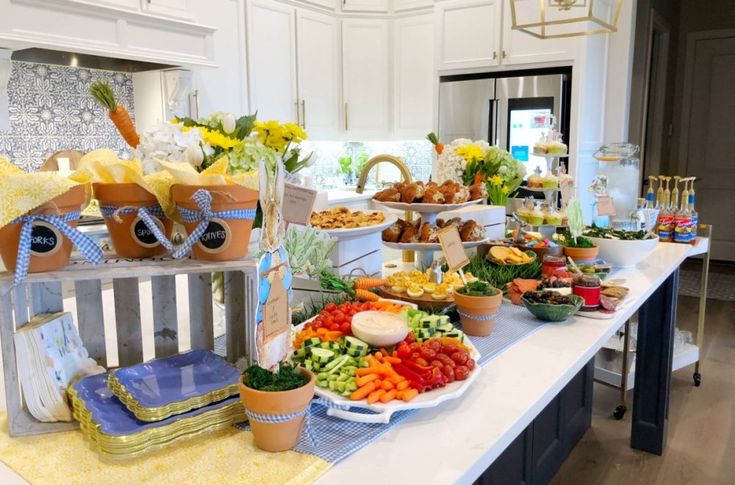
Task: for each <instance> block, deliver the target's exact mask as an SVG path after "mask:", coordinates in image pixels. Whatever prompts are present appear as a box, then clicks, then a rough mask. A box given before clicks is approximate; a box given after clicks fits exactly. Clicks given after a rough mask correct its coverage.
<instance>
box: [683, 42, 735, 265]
mask: <svg viewBox="0 0 735 485" xmlns="http://www.w3.org/2000/svg"><path fill="white" fill-rule="evenodd" d="M733 86H735V29H727V30H714V31H706V32H693V33H690V34H689V35H688V37H687V55H686V65H685V74H684V90H683V99H682V102H683V105H682V117H681V123H682V130H681V142H680V146H679V153H680V157H681V158H680V160H679V170H678V172H679V173H685V174H686V175H687V176H695V177H697V182H696V194H697V202H696V209H697V211H698V212H699V219H700V221H702V222H703V223H708V224H712V225H713V240H712V258H714V259H721V260H727V261H735V224H732V220H733V219H735V197H734V196H733V193H734V192H735V136H733V133H735V96H734V95H733Z"/></svg>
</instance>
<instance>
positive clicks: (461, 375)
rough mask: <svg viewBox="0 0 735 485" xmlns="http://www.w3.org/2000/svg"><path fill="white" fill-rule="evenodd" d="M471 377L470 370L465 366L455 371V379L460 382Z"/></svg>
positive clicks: (460, 366) (458, 367) (456, 368)
mask: <svg viewBox="0 0 735 485" xmlns="http://www.w3.org/2000/svg"><path fill="white" fill-rule="evenodd" d="M468 375H470V370H469V369H468V368H467V367H466V366H464V365H458V366H457V367H455V369H454V377H455V379H457V380H458V381H463V380H465V379H467V376H468Z"/></svg>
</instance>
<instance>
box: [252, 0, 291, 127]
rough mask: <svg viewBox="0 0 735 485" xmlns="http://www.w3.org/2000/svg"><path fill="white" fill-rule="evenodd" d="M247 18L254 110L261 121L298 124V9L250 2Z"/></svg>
mask: <svg viewBox="0 0 735 485" xmlns="http://www.w3.org/2000/svg"><path fill="white" fill-rule="evenodd" d="M247 17H248V23H247V42H248V54H249V55H248V79H249V84H250V111H251V112H255V111H256V110H257V112H258V119H261V120H270V119H277V120H280V121H281V122H284V121H293V122H297V121H298V110H297V100H298V97H297V82H296V9H295V8H294V7H292V6H289V5H284V4H282V3H278V2H275V1H272V0H250V1H249V2H248V11H247Z"/></svg>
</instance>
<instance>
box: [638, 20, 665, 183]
mask: <svg viewBox="0 0 735 485" xmlns="http://www.w3.org/2000/svg"><path fill="white" fill-rule="evenodd" d="M656 35H660V40H661V45H660V47H659V53H660V54H661V55H660V56H659V58H658V62H657V64H656V66H655V67H656V72H657V76H656V79H655V80H654V81H655V82H656V84H655V86H654V89H655V92H656V93H657V96H656V100H655V101H656V104H655V106H654V107H653V111H652V112H651V113H649V109H648V107H649V103H650V93H651V81H652V80H651V69H652V68H653V67H654V65H653V62H652V59H651V55H652V54H653V39H654V36H656ZM646 43H647V45H646V67H645V71H644V72H645V75H644V79H643V103H642V104H641V107H642V113H641V123H640V133H639V137H640V138H639V140H640V151H639V154H640V159H641V168H642V169H641V170H640V180H639V182H638V187H640V188H641V191H644V183H647V180H648V179H647V178H646V175H647V174H646V172H649V173H651V171H650V170H648V167H650V163H649V160H646V147H647V145H655V144H658V145H659V148H660V146H661V144H662V137H661V133H658V134H657V135H656V134H655V133H651V135H656V140H652V141H651V143H647V137H648V135H649V133H648V116H649V114H650V115H651V116H655V117H657V118H659V119H660V120H661V121H663V120H664V111H665V109H666V96H664V95H662V94H664V93H665V92H666V85H667V75H666V74H667V71H668V66H669V48H670V46H671V24H670V23H669V22H668V21H667V20H666V19H665V18H664V17H663V16H662V15H661V14H660V13H658V11H657V10H656V9H655V8H653V7H652V8H651V10H650V16H649V22H648V32H646ZM662 128H663V127H662ZM660 169H661V164H660V159H659V164H658V167H657V168H656V170H655V171H654V172H653V173H661V170H660ZM639 195H640V194H639Z"/></svg>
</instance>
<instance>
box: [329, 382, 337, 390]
mask: <svg viewBox="0 0 735 485" xmlns="http://www.w3.org/2000/svg"><path fill="white" fill-rule="evenodd" d="M335 389H337V382H336V381H329V390H330V391H334V390H335Z"/></svg>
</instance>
